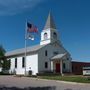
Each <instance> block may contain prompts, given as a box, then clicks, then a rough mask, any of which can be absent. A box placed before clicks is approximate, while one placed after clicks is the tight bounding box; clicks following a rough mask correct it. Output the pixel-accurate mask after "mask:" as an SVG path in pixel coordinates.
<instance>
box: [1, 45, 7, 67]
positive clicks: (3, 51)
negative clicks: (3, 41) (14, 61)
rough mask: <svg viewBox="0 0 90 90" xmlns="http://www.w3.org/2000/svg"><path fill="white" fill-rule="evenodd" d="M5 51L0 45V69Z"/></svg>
mask: <svg viewBox="0 0 90 90" xmlns="http://www.w3.org/2000/svg"><path fill="white" fill-rule="evenodd" d="M5 52H6V51H5V49H4V48H3V46H2V45H0V67H2V63H3V60H4V55H5Z"/></svg>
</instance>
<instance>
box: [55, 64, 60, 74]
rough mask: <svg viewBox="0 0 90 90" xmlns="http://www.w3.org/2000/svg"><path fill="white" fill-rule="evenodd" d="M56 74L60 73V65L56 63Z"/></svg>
mask: <svg viewBox="0 0 90 90" xmlns="http://www.w3.org/2000/svg"><path fill="white" fill-rule="evenodd" d="M56 73H60V63H56Z"/></svg>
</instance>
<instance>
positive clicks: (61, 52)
mask: <svg viewBox="0 0 90 90" xmlns="http://www.w3.org/2000/svg"><path fill="white" fill-rule="evenodd" d="M5 56H6V57H7V58H8V59H10V62H11V66H10V70H9V72H10V73H11V74H17V75H25V74H27V75H28V74H30V72H31V73H32V75H37V74H38V73H44V72H53V73H60V74H62V73H70V72H72V62H71V56H70V54H69V52H68V51H67V50H66V49H65V48H64V47H63V45H62V43H61V41H60V40H59V36H58V32H57V29H56V26H55V23H54V21H53V18H52V15H51V14H50V13H49V15H48V18H47V21H46V24H45V27H44V29H43V30H42V32H41V40H40V43H39V44H38V45H35V46H31V47H27V56H26V61H25V48H22V49H17V50H13V51H10V52H7V53H6V54H5Z"/></svg>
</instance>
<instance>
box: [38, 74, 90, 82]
mask: <svg viewBox="0 0 90 90" xmlns="http://www.w3.org/2000/svg"><path fill="white" fill-rule="evenodd" d="M38 78H41V79H49V80H60V81H70V82H78V83H90V77H85V76H60V75H56V76H55V75H54V76H51V75H50V76H39V77H38Z"/></svg>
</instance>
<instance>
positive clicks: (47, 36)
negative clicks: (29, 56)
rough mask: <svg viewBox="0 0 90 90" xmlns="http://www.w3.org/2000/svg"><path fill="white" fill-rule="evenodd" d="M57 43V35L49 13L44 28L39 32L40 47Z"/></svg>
mask: <svg viewBox="0 0 90 90" xmlns="http://www.w3.org/2000/svg"><path fill="white" fill-rule="evenodd" d="M55 41H58V33H57V30H56V26H55V23H54V20H53V17H52V15H51V13H50V12H49V15H48V18H47V21H46V24H45V27H44V29H43V31H42V32H41V41H40V45H44V44H49V43H53V42H55Z"/></svg>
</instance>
